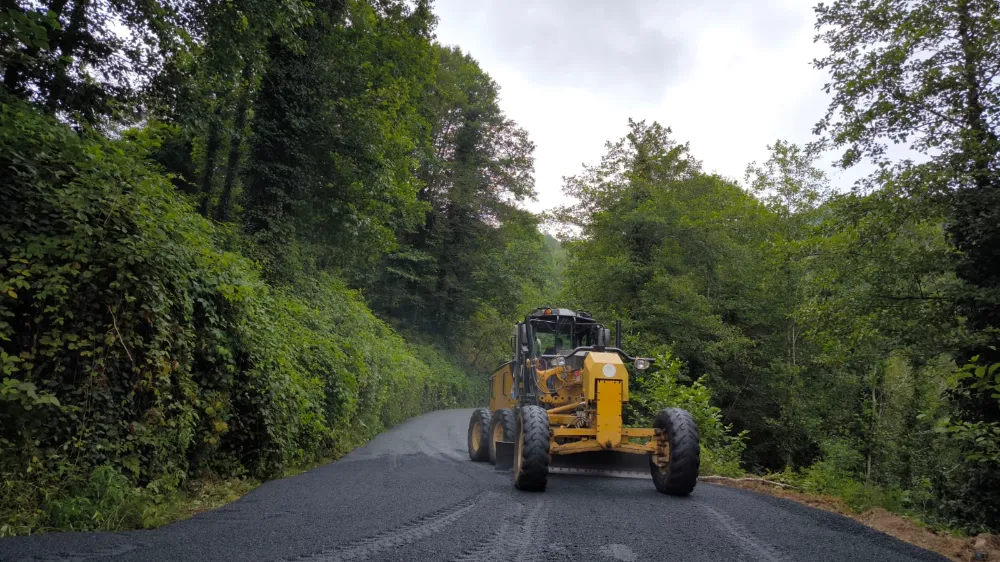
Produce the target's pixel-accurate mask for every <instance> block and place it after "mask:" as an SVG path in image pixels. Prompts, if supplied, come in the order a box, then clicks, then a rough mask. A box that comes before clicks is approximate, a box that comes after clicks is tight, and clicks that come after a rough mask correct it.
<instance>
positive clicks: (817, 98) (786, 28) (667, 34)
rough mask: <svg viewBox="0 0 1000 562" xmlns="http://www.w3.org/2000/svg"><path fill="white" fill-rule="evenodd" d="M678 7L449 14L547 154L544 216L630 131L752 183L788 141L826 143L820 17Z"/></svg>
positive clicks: (452, 30) (528, 5)
mask: <svg viewBox="0 0 1000 562" xmlns="http://www.w3.org/2000/svg"><path fill="white" fill-rule="evenodd" d="M671 4H672V3H657V2H651V1H642V0H619V1H618V2H605V1H578V0H558V1H550V2H531V1H529V0H518V1H515V0H481V1H472V0H438V1H437V2H436V4H435V11H436V13H437V14H438V17H439V19H440V22H439V25H438V30H437V35H438V39H439V41H441V42H442V43H444V44H447V45H459V46H460V47H462V49H463V50H465V51H466V52H469V53H470V54H471V55H472V56H473V57H474V58H476V59H477V60H478V61H479V62H480V64H481V66H482V67H483V69H484V70H485V71H486V72H488V73H489V74H490V75H491V76H493V78H494V79H495V80H496V81H497V83H498V84H499V85H500V87H501V91H500V95H501V102H500V103H501V107H502V108H503V109H504V111H505V112H506V113H507V114H508V115H509V116H510V117H511V118H512V119H514V120H515V121H517V122H518V123H519V124H520V125H521V126H522V127H524V128H525V129H527V130H528V132H529V134H530V136H531V138H532V140H533V141H534V142H535V143H536V145H537V149H536V152H535V157H536V165H535V177H536V186H537V190H538V193H539V195H538V201H537V202H533V203H530V204H529V205H528V207H529V208H530V209H532V210H536V211H537V210H542V209H545V208H550V207H552V206H554V205H558V204H560V203H562V202H563V195H562V192H561V189H562V179H561V178H562V177H563V176H567V175H573V174H576V173H578V172H579V171H580V170H581V164H582V163H583V162H588V163H591V162H596V161H597V160H598V159H599V158H600V156H601V155H602V154H603V152H604V143H605V142H606V141H609V140H616V139H618V138H620V137H621V136H623V135H624V134H625V131H626V128H627V121H628V118H630V117H631V118H634V119H637V120H641V119H645V120H647V121H654V120H655V121H659V122H660V123H662V124H664V125H667V126H670V127H672V128H673V131H674V136H675V138H676V140H678V141H680V142H690V144H691V151H692V153H693V155H694V156H695V157H696V158H698V159H699V160H701V161H702V162H703V164H704V167H705V169H706V170H708V171H716V172H718V173H720V174H722V175H724V176H727V177H731V178H734V179H738V180H742V178H743V171H744V169H745V168H746V166H747V164H749V163H750V162H751V161H753V160H762V159H765V158H766V157H767V150H766V146H767V144H769V143H772V142H774V140H776V139H778V138H781V139H786V140H790V141H793V142H799V143H805V142H808V141H811V140H814V138H813V136H812V134H811V131H812V127H813V125H814V124H815V123H816V121H817V120H818V119H819V118H820V117H821V116H822V115H823V112H824V111H825V108H826V105H827V99H828V98H827V95H826V94H824V93H823V92H822V90H821V88H822V85H823V83H824V80H825V76H824V75H823V74H822V73H821V72H820V71H817V70H815V69H813V68H812V66H811V61H812V60H813V58H815V57H816V56H819V55H820V54H821V53H822V51H821V50H820V49H821V46H818V45H815V44H814V43H813V15H812V10H811V8H810V7H809V5H808V4H807V3H805V2H801V0H796V1H788V2H781V1H780V0H770V1H769V0H758V1H754V2H750V1H741V0H706V1H703V2H700V3H693V2H684V1H678V2H677V3H676V5H671ZM856 175H857V174H851V175H849V176H846V177H841V178H839V179H838V177H837V175H834V180H835V183H836V184H840V183H844V182H847V183H849V181H850V180H851V179H852V178H853V177H855V176H856Z"/></svg>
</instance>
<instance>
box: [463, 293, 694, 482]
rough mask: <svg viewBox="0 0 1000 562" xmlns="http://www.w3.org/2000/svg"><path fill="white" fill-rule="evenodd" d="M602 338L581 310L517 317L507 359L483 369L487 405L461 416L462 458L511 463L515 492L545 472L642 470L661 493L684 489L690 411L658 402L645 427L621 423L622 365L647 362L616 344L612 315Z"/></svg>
mask: <svg viewBox="0 0 1000 562" xmlns="http://www.w3.org/2000/svg"><path fill="white" fill-rule="evenodd" d="M610 339H611V331H610V330H609V329H608V328H606V327H604V326H603V325H601V324H599V323H598V322H597V321H595V320H594V319H593V318H592V317H591V315H590V314H588V313H586V312H584V311H574V310H569V309H565V308H539V309H536V310H534V311H533V312H532V313H531V314H529V315H527V316H526V317H525V319H524V322H519V323H517V324H515V326H514V335H513V337H512V338H511V345H512V348H513V353H512V356H513V358H512V359H511V360H510V361H508V362H507V363H505V364H503V365H501V366H500V367H499V368H498V369H497V370H496V371H494V372H493V374H492V375H491V376H490V396H489V408H479V409H477V410H475V411H474V412H473V413H472V419H471V420H470V421H469V457H470V458H471V459H472V460H473V461H489V462H492V463H494V464H495V465H496V468H497V469H498V470H510V469H513V473H514V486H516V487H517V488H519V489H522V490H533V491H542V490H544V489H545V486H546V483H547V481H548V475H549V472H550V471H551V472H556V473H576V474H593V475H608V476H624V477H628V476H633V477H634V476H639V475H643V477H645V476H644V474H645V473H648V474H651V475H652V477H653V484H654V485H655V486H656V489H657V490H659V491H660V492H663V493H665V494H670V495H676V496H686V495H688V494H690V493H691V491H692V490H693V489H694V487H695V484H696V483H697V481H698V468H699V464H700V456H701V448H700V445H699V443H698V428H697V426H696V425H695V422H694V419H693V418H692V417H691V414H690V413H689V412H687V411H685V410H682V409H679V408H665V409H663V410H661V411H660V412H659V413H658V414H657V415H656V417H655V418H654V421H653V427H651V428H630V427H625V425H624V423H623V420H622V414H623V410H624V408H625V404H626V403H627V402H628V399H629V389H628V379H629V372H628V369H627V368H626V363H632V365H633V367H634V368H635V369H636V370H639V371H642V370H645V369H648V368H649V367H650V366H651V365H652V360H651V359H646V358H641V357H639V358H633V357H630V356H629V355H628V354H627V353H625V352H624V351H622V350H621V323H620V322H618V323H617V329H616V334H615V343H614V345H612V344H611V341H610ZM647 471H648V472H647Z"/></svg>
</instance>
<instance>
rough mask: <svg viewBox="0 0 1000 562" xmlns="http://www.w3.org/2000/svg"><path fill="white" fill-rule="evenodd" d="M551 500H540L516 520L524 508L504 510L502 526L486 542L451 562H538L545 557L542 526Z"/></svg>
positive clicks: (521, 505) (543, 526) (546, 547)
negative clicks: (521, 518)
mask: <svg viewBox="0 0 1000 562" xmlns="http://www.w3.org/2000/svg"><path fill="white" fill-rule="evenodd" d="M551 507H552V502H551V500H549V499H547V498H545V497H541V498H539V499H538V500H537V501H536V503H535V505H534V507H533V508H532V509H531V511H530V512H528V515H527V516H526V517H524V520H523V521H520V523H517V521H519V520H520V517H521V514H522V513H524V511H525V506H524V505H523V504H521V503H515V504H514V506H513V507H511V508H510V509H508V510H506V513H505V514H504V517H503V523H502V524H501V525H500V528H498V529H497V530H496V531H494V532H493V535H492V536H490V538H489V539H487V540H486V541H484V542H483V543H481V544H480V545H479V546H477V547H475V548H472V549H469V550H466V551H465V552H463V553H462V554H460V555H458V556H457V557H455V558H454V559H453V562H480V561H498V562H499V561H507V560H516V561H518V562H542V561H544V560H545V559H547V557H548V550H549V546H548V543H547V542H546V541H545V536H544V533H545V523H546V521H547V520H548V517H549V511H551Z"/></svg>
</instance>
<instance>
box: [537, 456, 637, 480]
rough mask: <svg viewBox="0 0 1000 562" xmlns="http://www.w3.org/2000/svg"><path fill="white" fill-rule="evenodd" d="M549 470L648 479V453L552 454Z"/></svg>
mask: <svg viewBox="0 0 1000 562" xmlns="http://www.w3.org/2000/svg"><path fill="white" fill-rule="evenodd" d="M549 471H550V472H552V473H554V474H580V475H585V476H610V477H614V478H642V479H649V477H650V472H649V455H648V454H644V455H643V454H636V453H620V452H617V451H589V452H586V453H574V454H572V455H553V456H552V459H551V461H550V464H549Z"/></svg>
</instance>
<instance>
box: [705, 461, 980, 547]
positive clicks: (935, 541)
mask: <svg viewBox="0 0 1000 562" xmlns="http://www.w3.org/2000/svg"><path fill="white" fill-rule="evenodd" d="M700 479H701V480H704V481H705V482H711V483H712V484H721V485H723V486H730V487H732V488H742V489H744V490H751V491H754V492H759V493H762V494H769V495H772V496H777V497H780V498H786V499H790V500H794V501H797V502H799V503H802V504H805V505H808V506H810V507H815V508H817V509H822V510H825V511H832V512H833V513H839V514H840V515H843V516H844V517H850V518H851V519H854V520H855V521H857V522H859V523H862V524H864V525H867V526H869V527H871V528H873V529H875V530H877V531H881V532H883V533H885V534H887V535H889V536H892V537H895V538H897V539H899V540H901V541H906V542H908V543H910V544H914V545H916V546H919V547H920V548H925V549H927V550H931V551H933V552H937V553H938V554H941V555H943V556H946V557H948V558H949V559H951V560H955V561H956V562H971V561H976V562H981V561H993V562H998V561H1000V536H998V535H979V536H976V537H955V536H952V535H948V534H944V533H939V532H936V531H934V530H933V529H930V528H927V527H924V526H922V525H920V524H919V523H917V522H915V521H913V520H912V519H909V518H907V517H904V516H902V515H898V514H896V513H891V512H889V511H886V510H885V509H882V508H881V507H876V508H873V509H869V510H868V511H866V512H864V513H861V514H858V513H855V512H854V511H852V510H851V508H850V507H848V506H847V504H846V503H844V500H842V499H840V498H836V497H833V496H824V495H820V494H809V493H805V492H800V491H798V490H794V489H791V488H785V487H781V486H778V485H775V484H773V483H768V482H767V481H764V480H762V479H734V478H725V477H719V476H703V477H701V478H700Z"/></svg>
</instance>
